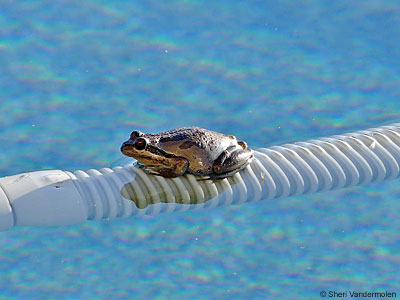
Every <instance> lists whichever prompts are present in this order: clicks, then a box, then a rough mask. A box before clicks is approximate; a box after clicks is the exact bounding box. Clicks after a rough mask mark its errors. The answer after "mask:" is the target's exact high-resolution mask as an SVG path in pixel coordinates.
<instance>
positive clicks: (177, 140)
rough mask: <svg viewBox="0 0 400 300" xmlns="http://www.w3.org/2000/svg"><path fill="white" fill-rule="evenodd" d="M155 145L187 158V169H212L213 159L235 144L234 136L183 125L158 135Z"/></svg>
mask: <svg viewBox="0 0 400 300" xmlns="http://www.w3.org/2000/svg"><path fill="white" fill-rule="evenodd" d="M158 136H159V139H158V141H155V142H156V143H157V146H158V147H159V148H161V149H163V150H164V151H166V152H168V153H174V154H175V155H177V156H182V157H185V158H186V159H188V160H189V162H190V165H189V171H190V172H192V173H199V172H201V173H207V172H208V171H209V172H211V171H212V165H213V163H214V161H215V160H216V159H217V158H218V157H219V156H220V154H221V153H222V152H223V151H224V150H225V149H226V148H228V147H229V146H232V145H236V144H237V141H236V137H234V136H232V135H226V134H223V133H219V132H214V131H211V130H207V129H204V128H200V127H183V128H178V129H173V130H169V131H165V132H163V133H161V134H159V135H158Z"/></svg>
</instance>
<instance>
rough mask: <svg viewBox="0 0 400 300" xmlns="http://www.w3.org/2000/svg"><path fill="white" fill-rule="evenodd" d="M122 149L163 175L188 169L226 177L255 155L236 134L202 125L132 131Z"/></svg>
mask: <svg viewBox="0 0 400 300" xmlns="http://www.w3.org/2000/svg"><path fill="white" fill-rule="evenodd" d="M140 143H142V144H140ZM138 144H140V145H139V147H138V146H137V145H138ZM142 148H143V149H142ZM121 152H122V153H123V154H125V155H127V156H130V157H133V158H135V159H137V160H138V161H139V162H140V163H141V164H143V165H145V169H147V170H148V171H150V172H151V173H152V174H156V175H161V176H164V177H177V176H180V175H183V174H184V173H185V172H188V173H191V174H194V175H199V176H209V177H210V178H225V177H228V176H231V175H233V174H234V173H236V172H237V171H239V170H241V169H243V168H245V167H246V166H247V164H248V163H249V162H250V161H251V158H252V157H253V151H252V150H251V149H249V148H247V144H246V143H245V142H238V141H237V140H236V137H235V136H233V135H226V134H223V133H219V132H215V131H210V130H207V129H203V128H200V127H183V128H177V129H173V130H169V131H165V132H161V133H158V134H149V133H142V132H140V131H133V132H132V134H131V136H130V138H129V140H127V141H126V142H124V143H123V144H122V146H121Z"/></svg>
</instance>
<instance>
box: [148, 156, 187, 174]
mask: <svg viewBox="0 0 400 300" xmlns="http://www.w3.org/2000/svg"><path fill="white" fill-rule="evenodd" d="M188 167H189V161H188V160H187V159H186V158H183V157H173V158H168V163H167V162H165V164H160V165H155V166H150V165H144V166H142V169H144V170H145V171H146V172H147V173H148V174H151V175H158V176H162V177H166V178H173V177H178V176H181V175H183V174H184V173H185V172H186V170H187V168H188Z"/></svg>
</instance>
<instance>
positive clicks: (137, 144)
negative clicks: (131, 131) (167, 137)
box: [133, 138, 147, 150]
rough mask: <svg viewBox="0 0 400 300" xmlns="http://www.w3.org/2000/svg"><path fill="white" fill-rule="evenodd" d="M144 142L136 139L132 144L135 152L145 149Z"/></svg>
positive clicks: (142, 139)
mask: <svg viewBox="0 0 400 300" xmlns="http://www.w3.org/2000/svg"><path fill="white" fill-rule="evenodd" d="M146 144H147V142H146V140H145V139H144V138H138V139H136V141H135V143H134V144H133V146H134V147H135V148H136V149H137V150H143V149H144V148H146Z"/></svg>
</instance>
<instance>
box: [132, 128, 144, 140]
mask: <svg viewBox="0 0 400 300" xmlns="http://www.w3.org/2000/svg"><path fill="white" fill-rule="evenodd" d="M141 135H142V133H141V132H140V131H137V130H135V131H132V133H131V136H130V138H131V139H132V140H133V139H136V138H137V137H139V136H141Z"/></svg>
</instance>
